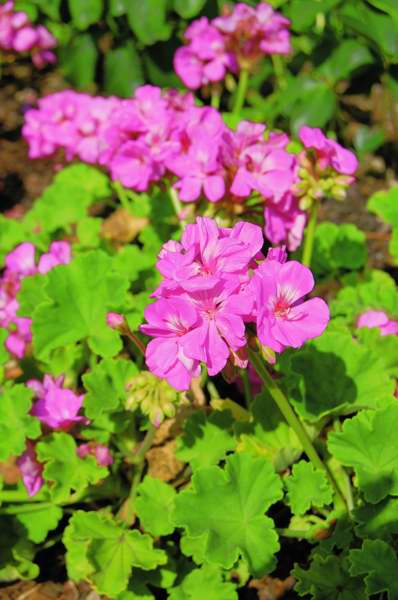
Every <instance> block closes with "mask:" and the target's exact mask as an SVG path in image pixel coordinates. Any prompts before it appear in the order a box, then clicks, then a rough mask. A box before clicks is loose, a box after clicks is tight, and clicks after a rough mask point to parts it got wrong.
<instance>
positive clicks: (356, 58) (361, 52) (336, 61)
mask: <svg viewBox="0 0 398 600" xmlns="http://www.w3.org/2000/svg"><path fill="white" fill-rule="evenodd" d="M303 12H305V11H303ZM373 61H374V59H373V56H372V54H371V53H370V51H369V50H368V48H367V47H366V46H365V45H364V44H362V43H361V42H359V41H358V40H344V41H343V42H341V43H340V44H339V45H338V46H337V48H336V49H335V50H334V51H333V52H332V54H331V55H330V56H329V57H328V58H327V59H326V60H325V61H324V62H323V63H322V65H321V66H320V67H319V68H318V70H317V72H318V74H320V75H322V76H323V77H326V79H328V80H329V81H330V82H331V83H332V84H335V83H337V82H338V81H339V80H341V79H345V78H347V77H349V76H350V75H351V73H352V72H353V71H355V70H356V69H358V68H359V67H362V66H363V65H367V64H370V63H373Z"/></svg>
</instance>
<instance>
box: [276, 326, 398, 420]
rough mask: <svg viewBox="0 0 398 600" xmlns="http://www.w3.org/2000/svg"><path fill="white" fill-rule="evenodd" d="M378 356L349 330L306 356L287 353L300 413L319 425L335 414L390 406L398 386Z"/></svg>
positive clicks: (285, 364) (325, 338)
mask: <svg viewBox="0 0 398 600" xmlns="http://www.w3.org/2000/svg"><path fill="white" fill-rule="evenodd" d="M383 366H384V365H383V361H382V359H381V358H380V356H378V354H377V353H373V352H372V351H371V350H370V349H369V348H368V347H366V346H364V345H361V344H360V343H359V342H358V340H354V339H353V337H352V335H351V333H350V332H349V331H347V330H344V329H343V330H337V331H332V330H330V331H327V332H325V333H324V334H323V335H322V336H321V337H319V338H317V339H316V340H314V341H312V342H310V343H309V344H306V346H305V347H304V348H302V349H301V350H300V351H298V352H297V351H295V352H286V354H285V355H284V356H283V357H281V360H280V368H281V371H282V373H284V374H285V376H286V378H285V383H286V386H287V388H288V390H289V398H290V400H291V402H292V403H293V404H294V406H295V408H296V410H297V412H298V413H299V414H300V415H301V416H302V417H303V418H304V419H307V420H308V421H311V422H314V421H317V420H319V419H321V418H322V417H325V416H328V415H332V414H349V413H350V412H356V411H357V410H359V409H360V408H376V407H378V406H384V405H385V404H386V403H388V402H390V400H391V399H392V398H393V394H394V390H395V382H394V379H393V378H392V377H389V375H388V373H386V372H385V370H384V369H383Z"/></svg>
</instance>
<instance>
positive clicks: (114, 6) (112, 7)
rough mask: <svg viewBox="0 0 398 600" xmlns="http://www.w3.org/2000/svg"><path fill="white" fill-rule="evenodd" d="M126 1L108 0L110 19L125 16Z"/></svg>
mask: <svg viewBox="0 0 398 600" xmlns="http://www.w3.org/2000/svg"><path fill="white" fill-rule="evenodd" d="M127 2H128V0H110V2H109V13H110V14H111V15H112V17H121V16H122V15H125V14H126V11H127Z"/></svg>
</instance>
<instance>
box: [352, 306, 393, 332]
mask: <svg viewBox="0 0 398 600" xmlns="http://www.w3.org/2000/svg"><path fill="white" fill-rule="evenodd" d="M357 327H358V328H359V329H360V328H361V327H369V328H372V327H377V328H378V329H379V331H380V333H381V335H398V321H393V320H391V319H390V318H389V317H388V315H387V314H386V313H385V312H384V311H382V310H367V311H365V312H363V313H362V314H360V315H359V317H358V320H357Z"/></svg>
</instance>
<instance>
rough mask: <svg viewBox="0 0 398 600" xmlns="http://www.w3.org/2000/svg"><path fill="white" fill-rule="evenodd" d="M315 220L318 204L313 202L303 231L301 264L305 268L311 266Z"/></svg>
mask: <svg viewBox="0 0 398 600" xmlns="http://www.w3.org/2000/svg"><path fill="white" fill-rule="evenodd" d="M317 218H318V202H314V203H313V205H312V208H311V212H310V218H309V221H308V225H307V227H306V230H305V240H304V249H303V257H302V259H301V262H302V263H303V265H305V266H306V267H310V266H311V258H312V251H313V249H314V239H315V230H316V223H317Z"/></svg>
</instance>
